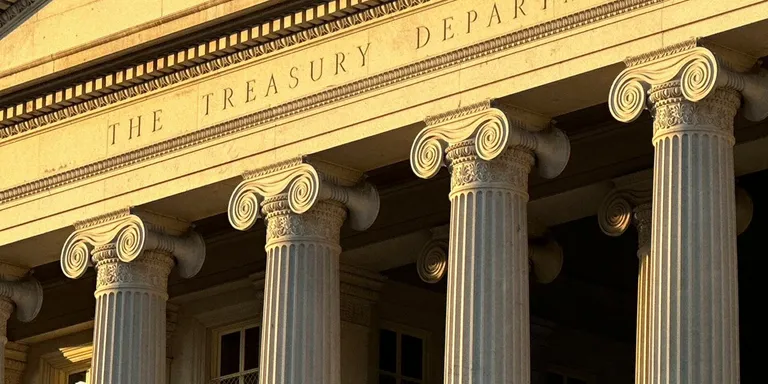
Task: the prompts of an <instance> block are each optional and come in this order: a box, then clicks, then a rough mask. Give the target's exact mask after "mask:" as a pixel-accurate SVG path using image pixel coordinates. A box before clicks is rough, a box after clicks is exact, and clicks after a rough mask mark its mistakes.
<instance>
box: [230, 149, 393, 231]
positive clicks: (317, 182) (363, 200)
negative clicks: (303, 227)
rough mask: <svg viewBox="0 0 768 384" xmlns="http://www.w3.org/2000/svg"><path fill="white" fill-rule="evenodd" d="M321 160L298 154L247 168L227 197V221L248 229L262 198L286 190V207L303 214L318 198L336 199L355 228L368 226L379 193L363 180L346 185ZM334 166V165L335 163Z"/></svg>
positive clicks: (258, 214)
mask: <svg viewBox="0 0 768 384" xmlns="http://www.w3.org/2000/svg"><path fill="white" fill-rule="evenodd" d="M321 164H322V163H320V162H315V161H313V162H311V163H310V162H309V161H308V160H307V159H305V158H303V157H300V158H295V159H291V160H288V161H284V162H281V163H277V164H275V165H273V166H270V167H267V168H263V169H259V170H256V171H252V172H248V173H246V174H244V175H243V178H244V179H245V180H244V181H243V182H241V183H240V185H238V186H237V188H235V191H234V192H233V193H232V196H231V197H230V199H229V207H228V209H227V213H228V216H229V222H230V224H232V226H233V227H235V228H236V229H238V230H241V231H246V230H248V229H250V228H251V227H252V226H253V225H254V224H255V223H256V220H257V219H259V218H260V217H262V215H263V209H264V204H265V200H267V199H269V198H272V197H276V196H278V195H282V194H287V200H288V207H289V209H290V210H291V211H292V212H293V213H296V214H302V213H305V212H307V211H308V210H309V209H311V208H312V207H314V206H315V205H316V203H317V202H318V201H325V200H330V201H335V202H338V203H341V204H343V205H344V206H346V208H347V209H349V222H350V226H351V227H352V228H353V229H355V230H359V231H362V230H365V229H367V228H368V227H370V226H371V225H372V224H373V222H374V221H375V220H376V217H377V216H378V214H379V193H378V191H376V188H375V187H374V186H373V185H371V184H370V183H367V182H365V181H362V182H358V183H357V185H356V186H347V185H344V184H347V183H345V182H343V181H342V180H341V179H340V178H338V177H335V176H333V174H332V173H327V172H323V169H324V168H326V167H327V165H326V164H322V165H321ZM334 168H335V167H334Z"/></svg>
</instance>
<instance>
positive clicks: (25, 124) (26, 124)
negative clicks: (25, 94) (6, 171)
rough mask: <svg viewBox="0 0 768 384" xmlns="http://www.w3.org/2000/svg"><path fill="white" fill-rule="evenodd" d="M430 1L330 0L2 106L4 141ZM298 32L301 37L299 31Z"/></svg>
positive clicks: (0, 130) (0, 131)
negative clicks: (382, 3) (32, 97)
mask: <svg viewBox="0 0 768 384" xmlns="http://www.w3.org/2000/svg"><path fill="white" fill-rule="evenodd" d="M426 1H429V0H397V1H393V0H385V1H384V2H385V4H384V5H381V6H377V7H373V8H369V7H371V6H372V5H375V4H379V3H381V2H382V1H379V0H331V1H326V2H323V3H321V4H320V5H318V6H316V7H312V8H308V9H305V10H303V11H298V12H296V13H294V14H292V15H287V16H284V17H280V18H276V19H273V20H270V21H267V22H265V23H262V24H259V25H256V26H254V27H252V28H247V29H244V30H242V31H240V32H237V33H232V34H229V35H226V36H220V37H217V38H215V39H211V40H209V41H206V42H202V43H200V44H198V45H197V46H193V47H188V48H184V49H181V50H179V51H176V52H171V53H170V54H164V55H162V56H159V57H155V58H153V59H151V60H148V61H146V62H143V63H140V64H138V65H134V66H130V67H127V68H121V69H119V70H117V71H114V72H108V73H107V74H106V75H104V76H100V77H97V78H92V79H89V80H87V81H84V82H82V83H78V84H74V85H71V86H69V87H67V88H64V89H59V90H57V91H55V92H52V93H49V94H46V95H41V96H39V97H36V98H34V99H30V100H25V101H23V102H21V103H16V104H15V105H10V106H2V107H0V126H5V127H4V128H0V140H1V139H4V138H7V137H10V136H13V135H16V134H19V133H23V132H26V131H29V130H32V129H35V128H38V127H41V126H44V125H48V124H51V123H54V122H57V121H61V120H64V119H67V118H70V117H73V116H76V115H79V114H82V113H85V112H88V111H91V110H94V109H97V108H101V107H105V106H107V105H110V104H113V103H116V102H118V101H122V100H125V99H128V98H132V97H135V96H139V95H142V94H144V93H147V92H150V91H154V90H156V89H160V88H164V87H167V86H169V85H173V84H176V83H179V82H181V81H184V80H188V79H191V78H194V77H198V76H200V75H203V74H206V73H209V72H212V71H215V70H218V69H221V68H224V67H228V66H230V65H232V64H236V63H239V62H242V61H246V60H250V59H253V58H256V57H260V56H263V55H266V54H269V53H272V52H275V51H278V50H282V49H285V48H288V47H291V46H293V45H296V44H299V43H303V42H306V41H309V40H314V39H316V38H318V37H321V36H325V35H327V34H330V33H333V32H336V31H338V30H341V29H346V28H349V27H352V26H354V25H358V24H360V23H362V22H365V21H368V20H372V19H376V18H379V17H381V16H385V15H387V14H390V13H392V12H396V11H399V10H401V9H404V8H406V7H407V8H410V7H412V6H413V5H418V4H420V3H423V2H426ZM297 30H298V32H296V31H297Z"/></svg>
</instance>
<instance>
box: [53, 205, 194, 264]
mask: <svg viewBox="0 0 768 384" xmlns="http://www.w3.org/2000/svg"><path fill="white" fill-rule="evenodd" d="M189 227H190V225H189V224H188V223H184V222H181V221H178V220H176V219H173V218H169V217H165V216H161V215H158V214H155V213H151V212H147V211H142V210H136V209H130V208H126V209H122V210H119V211H116V212H111V213H108V214H105V215H101V216H97V217H95V218H92V219H88V220H85V221H80V222H77V223H75V231H74V232H73V233H72V234H71V235H70V236H69V238H67V241H66V242H65V243H64V247H63V248H62V251H61V269H62V271H63V272H64V274H65V275H66V276H67V277H69V278H72V279H77V278H80V277H82V276H83V274H85V271H86V270H87V268H88V267H89V266H93V265H95V263H96V257H95V256H96V255H95V253H96V252H98V253H100V256H99V258H100V259H103V260H102V261H105V262H106V261H107V259H109V258H110V257H111V256H110V255H112V254H113V253H114V256H115V258H116V259H117V260H118V261H119V262H123V263H130V262H132V261H134V260H136V259H137V258H141V257H144V258H151V257H152V256H150V255H149V254H150V253H151V254H157V253H161V254H166V255H170V256H173V257H174V258H175V259H176V261H177V264H178V266H179V274H180V275H181V276H182V277H184V278H189V277H192V276H194V275H196V274H197V272H199V271H200V268H202V265H203V262H204V261H205V241H204V240H203V238H202V236H200V234H198V233H196V232H194V231H192V230H190V229H189ZM145 253H147V255H145ZM92 256H94V257H93V258H92Z"/></svg>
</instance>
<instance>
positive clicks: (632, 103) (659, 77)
mask: <svg viewBox="0 0 768 384" xmlns="http://www.w3.org/2000/svg"><path fill="white" fill-rule="evenodd" d="M713 49H714V48H713ZM626 63H627V65H628V68H627V69H625V70H624V71H622V72H621V74H619V76H618V77H616V80H614V82H613V86H612V87H611V91H610V94H609V96H608V106H609V108H610V110H611V114H612V115H613V117H614V118H616V119H617V120H619V121H621V122H624V123H629V122H632V121H634V120H636V119H637V118H638V117H639V116H640V114H641V113H642V111H643V110H644V109H646V108H649V103H648V93H649V91H650V89H651V87H654V86H658V85H661V84H664V83H667V82H670V81H673V80H674V81H677V82H679V83H678V84H679V85H677V86H679V91H680V93H681V94H682V96H683V97H684V98H685V99H686V100H688V101H691V102H697V101H701V100H702V99H704V98H705V97H707V96H709V95H710V94H711V93H712V92H713V90H714V89H716V88H728V89H733V90H736V91H739V92H741V95H742V96H743V98H744V106H743V107H744V108H743V111H744V116H745V117H746V118H747V119H749V120H752V121H760V120H763V119H765V118H766V117H768V72H766V71H765V70H759V71H758V72H752V73H740V72H737V71H736V70H735V69H734V67H735V66H736V65H738V64H734V63H736V61H734V60H731V61H726V59H725V58H722V57H718V56H717V55H715V53H714V52H713V51H712V50H711V49H709V48H705V47H703V46H701V44H700V42H699V41H698V39H691V40H688V41H684V42H682V43H679V44H675V45H672V46H669V47H666V48H663V49H660V50H657V51H654V52H651V53H648V54H645V55H642V56H639V57H634V58H629V59H627V61H626ZM739 66H740V67H743V66H741V65H739Z"/></svg>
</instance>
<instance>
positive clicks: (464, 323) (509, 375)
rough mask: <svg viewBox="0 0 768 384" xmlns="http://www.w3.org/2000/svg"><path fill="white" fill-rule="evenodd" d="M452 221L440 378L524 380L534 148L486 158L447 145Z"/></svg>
mask: <svg viewBox="0 0 768 384" xmlns="http://www.w3.org/2000/svg"><path fill="white" fill-rule="evenodd" d="M447 159H448V161H449V164H450V165H449V167H450V171H451V193H450V199H451V224H450V240H449V248H450V251H449V257H450V261H449V265H450V267H449V271H448V297H447V312H446V345H445V383H447V384H469V383H473V384H479V383H483V384H485V383H488V384H490V383H520V384H524V383H529V382H530V324H529V323H530V321H529V305H528V303H529V298H528V230H527V222H528V221H527V202H528V186H527V184H528V174H529V172H530V170H531V167H532V166H533V163H534V156H533V152H532V151H531V150H529V149H525V148H522V147H510V148H508V149H507V150H506V151H504V153H502V154H501V155H500V156H499V157H497V158H496V159H493V160H491V161H484V160H481V159H480V158H478V157H477V154H476V153H475V152H474V141H473V140H469V141H465V142H461V143H458V144H455V145H452V146H450V147H448V149H447Z"/></svg>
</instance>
